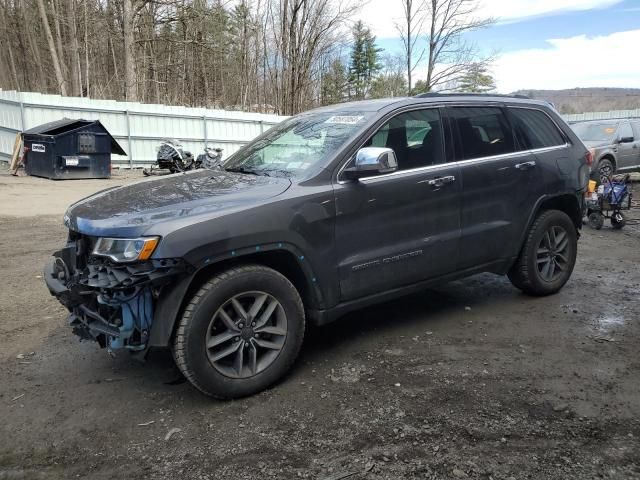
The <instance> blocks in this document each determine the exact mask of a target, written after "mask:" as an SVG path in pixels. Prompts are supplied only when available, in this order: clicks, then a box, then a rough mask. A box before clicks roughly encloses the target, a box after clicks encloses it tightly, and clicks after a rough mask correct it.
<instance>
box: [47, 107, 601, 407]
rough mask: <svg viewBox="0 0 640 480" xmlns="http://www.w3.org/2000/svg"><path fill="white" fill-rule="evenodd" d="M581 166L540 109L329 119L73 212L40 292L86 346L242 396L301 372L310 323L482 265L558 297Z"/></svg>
mask: <svg viewBox="0 0 640 480" xmlns="http://www.w3.org/2000/svg"><path fill="white" fill-rule="evenodd" d="M589 162H590V154H589V152H588V151H587V149H586V148H585V146H584V145H583V144H582V142H581V141H580V140H579V139H578V137H577V136H576V135H575V134H574V133H573V131H572V130H571V129H570V128H569V127H568V126H567V125H566V124H565V123H564V122H563V121H562V119H561V118H560V117H559V116H558V114H557V113H556V112H555V111H554V110H553V108H551V107H550V106H549V105H548V104H547V103H543V102H536V101H532V100H527V99H523V98H516V97H499V96H474V95H466V96H465V95H462V96H460V95H425V96H422V97H416V98H396V99H387V100H375V101H363V102H356V103H348V104H341V105H335V106H332V107H327V108H321V109H318V110H313V111H311V112H307V113H303V114H301V115H297V116H295V117H292V118H290V119H288V120H285V121H284V122H282V123H280V124H279V125H277V126H275V127H273V128H272V129H271V130H269V131H268V132H266V133H264V134H263V135H262V136H260V137H259V138H257V139H255V140H254V141H252V142H251V143H249V144H248V145H246V146H245V147H244V148H242V149H241V150H240V151H238V152H237V153H235V154H234V155H233V156H232V157H230V158H229V159H228V160H227V161H226V162H225V164H224V166H223V168H222V169H221V170H219V171H211V170H197V171H192V172H188V173H179V174H175V175H169V176H165V177H161V178H156V179H151V180H145V181H142V182H139V183H135V184H132V185H128V186H123V187H116V188H112V189H109V190H105V191H103V192H100V193H97V194H95V195H93V196H91V197H89V198H86V199H85V200H82V201H80V202H78V203H76V204H74V205H71V206H70V207H69V209H68V211H67V213H66V214H65V216H64V222H65V225H66V226H67V228H68V229H69V238H68V241H67V244H66V246H65V247H64V248H62V249H61V250H59V251H57V252H55V253H54V254H53V256H52V258H51V261H50V262H49V264H48V265H47V267H46V269H45V279H46V283H47V285H48V287H49V289H50V291H51V293H52V294H53V295H55V296H56V297H57V298H58V299H59V300H60V302H62V304H63V305H65V306H66V307H67V309H68V310H69V312H70V315H69V323H70V325H71V327H72V328H73V331H74V333H75V334H77V335H78V336H80V338H82V339H89V340H95V341H97V343H98V344H99V345H100V346H102V347H105V348H107V349H109V350H112V351H115V350H128V351H130V352H132V353H134V354H136V355H139V356H144V355H145V354H146V352H147V351H148V350H149V349H150V348H157V347H160V348H165V347H168V348H170V349H171V350H172V352H173V355H174V358H175V361H176V364H177V366H178V368H179V369H180V370H181V371H182V373H183V374H184V376H185V377H186V378H187V379H188V380H189V381H190V382H191V383H192V384H193V385H194V386H195V387H197V388H198V389H199V390H201V391H202V392H204V393H205V394H207V395H211V396H214V397H218V398H234V397H240V396H243V395H249V394H252V393H255V392H258V391H260V390H262V389H264V388H267V387H268V386H270V385H271V384H273V383H274V382H276V381H277V380H278V379H279V378H281V377H282V376H283V375H284V374H285V373H286V372H287V371H288V370H289V368H290V367H291V366H292V364H293V362H294V361H295V358H296V356H297V354H298V351H299V349H300V348H301V346H302V342H303V338H304V333H305V328H306V326H307V324H309V323H311V324H315V325H322V324H326V323H328V322H331V321H334V320H337V319H339V318H340V317H341V316H343V315H344V314H345V313H346V312H349V311H353V310H356V309H359V308H362V307H365V306H367V305H372V304H375V303H379V302H384V301H387V300H390V299H393V298H396V297H399V296H402V295H406V294H408V293H412V292H417V291H421V290H423V289H425V288H427V287H429V286H431V285H439V284H441V283H443V282H446V281H449V280H453V279H458V278H462V277H467V276H469V275H473V274H476V273H480V272H492V273H495V274H498V275H508V277H509V279H510V280H511V281H512V283H513V284H514V285H515V286H516V287H517V288H519V289H520V290H522V291H523V292H525V293H527V294H530V295H549V294H553V293H555V292H557V291H558V290H559V289H560V288H562V287H563V285H564V284H565V283H566V282H567V280H568V279H569V277H570V275H571V272H572V270H573V267H574V263H575V260H576V254H577V240H578V232H579V229H580V228H581V221H582V220H581V219H582V208H583V198H584V191H585V187H586V183H587V180H588V175H589ZM389 320H390V321H392V320H393V319H391V318H390V319H389Z"/></svg>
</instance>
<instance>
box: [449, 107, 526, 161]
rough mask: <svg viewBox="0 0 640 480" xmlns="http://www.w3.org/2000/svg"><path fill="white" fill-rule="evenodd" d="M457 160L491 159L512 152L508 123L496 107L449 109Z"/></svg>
mask: <svg viewBox="0 0 640 480" xmlns="http://www.w3.org/2000/svg"><path fill="white" fill-rule="evenodd" d="M449 112H450V113H449V115H450V117H451V120H452V122H453V124H454V126H455V132H456V137H457V142H456V143H457V145H456V146H457V148H456V151H457V157H458V160H470V159H473V158H482V157H491V156H494V155H503V154H505V153H512V152H514V147H513V135H512V133H511V128H510V127H509V123H508V122H507V119H506V117H505V115H504V113H503V112H502V109H500V108H498V107H452V108H450V110H449Z"/></svg>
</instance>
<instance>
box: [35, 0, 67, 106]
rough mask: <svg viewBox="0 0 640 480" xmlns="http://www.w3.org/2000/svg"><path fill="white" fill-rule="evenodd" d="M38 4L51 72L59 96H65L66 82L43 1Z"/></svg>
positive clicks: (39, 0) (40, 0)
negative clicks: (49, 56) (58, 90)
mask: <svg viewBox="0 0 640 480" xmlns="http://www.w3.org/2000/svg"><path fill="white" fill-rule="evenodd" d="M36 1H37V2H38V10H39V11H40V18H41V19H42V24H43V27H44V33H45V36H46V37H47V44H48V45H49V53H50V54H51V62H52V63H53V72H54V73H55V76H56V82H57V83H58V88H59V89H60V95H64V96H66V95H67V82H66V80H65V79H64V75H63V74H62V68H61V66H60V59H59V58H58V52H57V51H56V44H55V42H54V40H53V35H52V34H51V27H50V26H49V21H48V20H47V12H46V10H45V8H44V0H36Z"/></svg>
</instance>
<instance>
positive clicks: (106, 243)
mask: <svg viewBox="0 0 640 480" xmlns="http://www.w3.org/2000/svg"><path fill="white" fill-rule="evenodd" d="M159 241H160V238H159V237H141V238H99V239H98V241H97V242H96V246H95V247H93V255H98V256H101V257H109V258H110V259H111V260H113V261H114V262H133V261H136V260H147V259H149V257H151V254H152V253H153V251H154V250H155V249H156V246H157V245H158V242H159Z"/></svg>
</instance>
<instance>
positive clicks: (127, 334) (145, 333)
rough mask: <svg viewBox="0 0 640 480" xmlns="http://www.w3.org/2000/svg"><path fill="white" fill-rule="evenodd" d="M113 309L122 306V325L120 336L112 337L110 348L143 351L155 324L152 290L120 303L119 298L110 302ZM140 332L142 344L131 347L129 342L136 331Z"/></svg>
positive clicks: (146, 289)
mask: <svg viewBox="0 0 640 480" xmlns="http://www.w3.org/2000/svg"><path fill="white" fill-rule="evenodd" d="M109 305H111V306H112V307H116V306H118V305H119V306H120V308H121V312H122V325H121V326H120V335H118V336H117V337H111V339H110V341H109V347H110V348H111V349H112V350H117V349H121V348H126V349H128V350H143V349H144V348H146V343H147V340H148V337H149V333H150V331H151V324H152V322H153V296H152V294H151V289H150V288H145V289H144V290H143V291H141V292H140V293H139V294H138V295H136V296H134V297H133V298H127V299H124V300H123V301H119V300H118V299H117V298H115V299H112V300H111V301H110V302H109ZM136 330H137V331H139V332H140V344H139V345H129V340H130V339H131V337H132V336H133V334H134V332H135V331H136Z"/></svg>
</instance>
